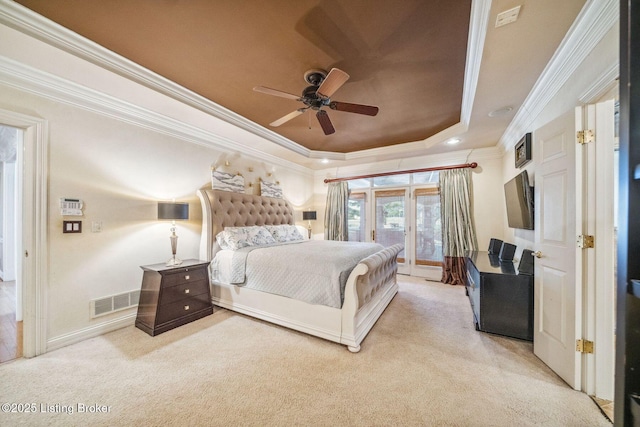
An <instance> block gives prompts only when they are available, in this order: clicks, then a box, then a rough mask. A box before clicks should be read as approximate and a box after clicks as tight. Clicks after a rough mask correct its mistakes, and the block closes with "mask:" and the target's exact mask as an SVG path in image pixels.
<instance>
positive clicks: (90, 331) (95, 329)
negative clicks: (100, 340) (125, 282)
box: [45, 312, 137, 353]
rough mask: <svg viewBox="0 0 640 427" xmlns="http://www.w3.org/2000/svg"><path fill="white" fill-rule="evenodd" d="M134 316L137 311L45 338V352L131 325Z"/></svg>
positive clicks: (133, 321) (134, 318)
mask: <svg viewBox="0 0 640 427" xmlns="http://www.w3.org/2000/svg"><path fill="white" fill-rule="evenodd" d="M136 316H137V312H133V313H129V314H126V315H124V316H120V317H118V318H116V319H112V320H108V321H106V322H101V323H98V324H96V325H91V326H89V327H87V328H83V329H79V330H77V331H74V332H70V333H68V334H64V335H59V336H57V337H53V338H51V339H49V340H47V348H46V349H45V353H47V352H49V351H53V350H57V349H59V348H62V347H66V346H68V345H71V344H75V343H78V342H80V341H84V340H86V339H89V338H93V337H97V336H99V335H103V334H106V333H107V332H112V331H115V330H117V329H121V328H125V327H127V326H132V325H133V324H134V323H135V321H136Z"/></svg>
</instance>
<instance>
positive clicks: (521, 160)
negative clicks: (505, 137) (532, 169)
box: [515, 132, 531, 169]
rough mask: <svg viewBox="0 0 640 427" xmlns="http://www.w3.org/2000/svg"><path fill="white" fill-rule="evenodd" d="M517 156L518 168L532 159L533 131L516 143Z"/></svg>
mask: <svg viewBox="0 0 640 427" xmlns="http://www.w3.org/2000/svg"><path fill="white" fill-rule="evenodd" d="M515 157H516V167H517V168H518V169H519V168H521V167H522V166H524V165H526V164H527V163H529V162H530V161H531V132H529V133H527V134H526V135H525V136H523V137H522V138H521V139H520V141H518V143H517V144H516V149H515Z"/></svg>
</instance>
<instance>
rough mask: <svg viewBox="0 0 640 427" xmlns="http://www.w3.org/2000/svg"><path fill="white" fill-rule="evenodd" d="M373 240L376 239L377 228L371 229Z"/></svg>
mask: <svg viewBox="0 0 640 427" xmlns="http://www.w3.org/2000/svg"><path fill="white" fill-rule="evenodd" d="M371 241H372V242H375V241H376V230H371Z"/></svg>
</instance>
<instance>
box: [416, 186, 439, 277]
mask: <svg viewBox="0 0 640 427" xmlns="http://www.w3.org/2000/svg"><path fill="white" fill-rule="evenodd" d="M415 200H416V221H415V226H416V234H415V250H416V252H415V259H416V264H417V265H440V264H441V262H442V222H441V219H440V192H439V190H438V188H437V187H432V188H419V189H417V190H415Z"/></svg>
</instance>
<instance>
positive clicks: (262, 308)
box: [197, 189, 402, 353]
mask: <svg viewBox="0 0 640 427" xmlns="http://www.w3.org/2000/svg"><path fill="white" fill-rule="evenodd" d="M197 194H198V197H199V198H200V201H201V204H202V212H203V215H202V222H203V224H202V236H201V243H200V258H201V259H203V260H208V261H213V262H212V263H211V265H212V267H213V268H214V269H215V270H216V271H212V274H211V296H212V300H213V303H214V304H215V305H217V306H219V307H223V308H226V309H228V310H232V311H235V312H238V313H242V314H246V315H249V316H252V317H255V318H258V319H262V320H265V321H268V322H271V323H274V324H278V325H281V326H285V327H288V328H291V329H294V330H297V331H300V332H304V333H307V334H310V335H313V336H317V337H320V338H324V339H327V340H330V341H333V342H337V343H340V344H344V345H346V346H347V348H348V349H349V351H351V352H354V353H355V352H358V351H360V344H361V343H362V341H363V340H364V338H365V337H366V335H367V334H368V332H369V331H370V330H371V328H372V327H373V325H374V324H375V322H376V321H377V320H378V318H379V317H380V316H381V315H382V313H383V312H384V310H385V308H386V307H387V305H389V303H390V302H391V300H392V299H393V297H394V296H395V294H396V293H397V291H398V285H397V281H396V273H397V257H398V252H400V251H401V250H402V245H394V246H391V247H388V248H383V247H381V246H371V245H369V246H367V245H363V246H360V247H359V249H358V250H359V252H358V253H357V254H356V255H349V257H354V259H355V262H354V264H355V266H353V265H352V266H348V267H347V269H348V270H349V271H350V272H349V271H347V272H343V273H342V277H343V281H344V283H343V285H341V286H343V288H341V289H340V290H339V291H336V289H335V288H334V289H332V290H331V291H330V292H328V293H329V294H332V296H333V298H335V296H336V295H335V294H336V292H337V293H338V294H339V296H338V298H339V302H337V303H336V302H335V299H334V302H333V303H331V302H329V303H327V302H325V301H318V300H315V299H313V298H315V297H313V296H312V297H311V299H309V297H308V296H307V297H306V298H305V297H301V296H298V295H294V296H285V295H283V294H281V293H279V292H276V291H275V290H269V289H267V290H266V291H265V290H261V289H254V288H252V287H251V286H248V283H249V281H250V280H252V276H251V274H252V270H251V269H252V267H251V266H252V265H253V264H251V262H253V260H254V259H255V257H254V255H255V254H261V256H262V257H263V258H265V257H268V256H272V255H273V254H269V255H266V253H267V252H266V251H271V250H278V251H284V250H292V249H291V248H295V249H293V251H294V252H296V253H298V254H297V255H296V256H287V255H284V256H283V255H282V253H287V252H282V253H281V254H280V255H277V256H278V258H274V259H277V260H278V263H279V264H278V268H276V269H274V270H273V271H272V272H273V273H274V274H276V276H274V277H273V278H272V280H271V282H269V280H266V281H265V282H266V283H264V284H263V285H264V286H269V285H274V286H276V285H279V284H280V282H281V281H282V279H283V277H284V276H291V277H294V278H298V279H297V280H299V281H300V284H301V285H302V284H306V282H308V281H310V280H311V277H310V276H311V275H312V274H313V273H312V272H314V271H320V270H322V271H324V270H331V269H332V268H333V266H329V265H326V267H325V268H320V269H319V268H317V265H318V264H317V263H316V265H315V266H312V267H308V266H303V265H302V264H301V261H300V258H301V257H303V256H302V254H303V253H305V252H304V251H303V250H302V249H303V248H305V250H306V253H307V257H308V256H309V254H313V253H315V254H318V253H330V252H336V251H341V250H343V249H344V248H342V246H349V245H351V243H350V242H331V241H315V240H306V241H304V242H291V243H290V245H287V244H283V245H280V244H276V245H271V244H268V245H266V246H267V247H265V248H262V247H261V248H259V249H256V248H250V249H251V250H247V254H246V255H244V254H242V253H241V252H242V251H241V250H238V252H237V253H235V254H234V255H232V256H231V257H232V258H233V257H238V256H242V257H245V261H244V262H245V268H246V269H245V271H244V274H245V275H246V277H245V279H246V283H245V282H241V283H236V284H234V283H227V282H228V281H229V280H228V277H226V276H225V277H221V274H220V273H219V272H218V271H217V269H218V268H219V266H220V264H221V263H224V261H220V259H222V255H223V253H225V252H226V251H224V250H222V248H221V247H220V245H219V243H218V242H217V241H216V236H217V235H218V233H220V232H221V231H223V230H225V229H226V230H228V231H233V230H234V227H250V226H281V225H289V226H290V225H293V224H294V211H293V209H292V207H291V205H290V204H289V203H288V202H287V201H286V200H284V199H276V198H270V197H261V196H256V195H250V194H244V193H233V192H229V191H220V190H211V189H200V190H198V192H197ZM336 244H338V246H339V248H338V249H336V246H335V245H336ZM324 245H328V246H331V249H327V248H325V246H324ZM332 245H333V246H332ZM288 246H290V247H289V248H288V249H287V247H288ZM354 246H358V245H354ZM276 248H278V249H276ZM283 248H284V249H283ZM345 250H346V249H345ZM340 253H342V252H340ZM218 254H219V255H220V256H219V258H216V255H218ZM358 257H360V258H361V259H360V258H358ZM214 258H216V259H215V260H214ZM339 258H343V257H339ZM283 259H291V260H292V267H291V268H293V269H294V270H287V273H284V276H283V275H282V274H280V275H279V276H278V275H277V274H278V273H277V272H278V271H279V270H281V272H282V271H284V270H282V269H283V268H285V267H284V266H283ZM322 262H329V261H327V260H324V259H323V261H322ZM286 268H290V267H286ZM341 268H342V267H341ZM351 268H352V269H351ZM301 271H309V275H308V276H305V275H303V274H301ZM223 279H225V280H223ZM321 298H324V295H322V296H321ZM305 299H307V300H305ZM332 305H333V306H332Z"/></svg>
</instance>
